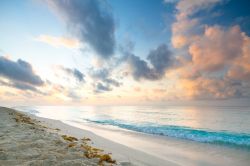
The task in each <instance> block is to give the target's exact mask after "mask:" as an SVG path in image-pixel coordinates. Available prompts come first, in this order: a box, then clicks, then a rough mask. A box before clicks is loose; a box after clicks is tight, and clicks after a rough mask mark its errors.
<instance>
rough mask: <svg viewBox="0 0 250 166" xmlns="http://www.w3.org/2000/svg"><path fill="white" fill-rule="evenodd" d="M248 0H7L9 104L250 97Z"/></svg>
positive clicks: (2, 61) (3, 39) (0, 98)
mask: <svg viewBox="0 0 250 166" xmlns="http://www.w3.org/2000/svg"><path fill="white" fill-rule="evenodd" d="M249 6H250V1H248V0H136V1H134V0H127V1H124V0H23V1H20V0H12V1H9V0H2V1H0V20H1V21H0V104H1V105H8V104H11V105H103V104H104V105H106V104H113V105H114V104H117V105H136V104H166V103H171V102H172V103H177V104H178V103H179V104H180V103H183V102H186V103H192V102H202V101H206V102H207V101H216V102H220V101H221V102H229V103H230V102H234V101H239V100H242V101H245V102H247V103H249V101H250V10H249V9H248V7H249Z"/></svg>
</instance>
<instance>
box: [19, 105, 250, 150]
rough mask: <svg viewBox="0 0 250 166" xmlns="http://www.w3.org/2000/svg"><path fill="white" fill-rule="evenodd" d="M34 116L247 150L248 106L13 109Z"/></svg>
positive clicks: (249, 135)
mask: <svg viewBox="0 0 250 166" xmlns="http://www.w3.org/2000/svg"><path fill="white" fill-rule="evenodd" d="M16 109H18V110H21V111H25V112H29V113H31V114H35V115H37V116H41V117H45V118H51V119H56V120H62V121H72V122H77V123H82V124H89V123H91V124H96V125H101V126H103V127H116V128H120V129H126V130H131V131H136V132H142V133H147V134H152V135H161V136H163V137H173V138H178V139H186V140H192V141H197V142H204V143H212V144H221V145H225V146H228V145H230V146H231V145H233V146H237V147H244V148H248V149H250V107H226V106H220V107H198V106H196V107H194V106H96V107H90V106H86V107H58V106H57V107H56V106H49V107H47V106H41V107H16Z"/></svg>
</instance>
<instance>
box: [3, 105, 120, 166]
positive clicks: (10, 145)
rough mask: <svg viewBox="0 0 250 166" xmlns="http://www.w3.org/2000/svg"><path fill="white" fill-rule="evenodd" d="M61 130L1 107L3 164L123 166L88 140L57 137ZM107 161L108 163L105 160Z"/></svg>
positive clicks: (7, 165)
mask: <svg viewBox="0 0 250 166" xmlns="http://www.w3.org/2000/svg"><path fill="white" fill-rule="evenodd" d="M58 131H59V129H53V128H49V127H45V126H43V125H41V123H40V122H39V121H38V120H34V119H31V118H29V117H28V116H26V115H24V114H21V113H19V112H16V111H14V110H12V109H8V108H3V107H1V108H0V165H1V166H12V165H42V166H46V165H48V166H51V165H72V166H73V165H75V166H78V165H84V166H92V165H93V166H94V165H120V164H119V163H117V164H112V162H114V160H113V159H112V158H109V156H110V155H106V154H105V152H103V151H102V150H99V149H95V148H93V147H92V146H90V145H89V144H91V143H90V142H91V141H90V140H89V139H88V138H84V139H83V140H78V139H76V138H74V137H70V136H62V135H60V134H58ZM103 160H106V161H108V162H106V161H103Z"/></svg>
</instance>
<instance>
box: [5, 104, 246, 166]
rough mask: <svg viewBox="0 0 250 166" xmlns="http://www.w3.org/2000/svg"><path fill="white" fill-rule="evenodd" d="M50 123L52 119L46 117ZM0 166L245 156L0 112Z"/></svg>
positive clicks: (224, 163) (167, 165)
mask: <svg viewBox="0 0 250 166" xmlns="http://www.w3.org/2000/svg"><path fill="white" fill-rule="evenodd" d="M51 118H52V117H51ZM0 138H1V139H0V166H2V165H3V166H5V165H8V166H9V165H10V166H12V165H69V166H71V165H122V166H235V165H239V166H248V163H249V161H250V160H249V157H248V156H249V150H247V149H245V150H244V149H240V148H233V147H227V146H220V145H216V144H204V143H198V142H194V141H187V140H181V139H175V138H171V137H161V136H153V135H149V134H144V133H139V132H132V131H126V130H124V131H123V130H116V129H108V128H102V127H97V126H91V125H90V126H87V125H80V124H77V123H73V122H71V123H68V122H66V121H61V120H54V119H53V118H52V119H48V118H43V117H39V116H35V115H32V114H29V113H25V112H20V111H16V110H13V109H9V108H3V107H1V108H0Z"/></svg>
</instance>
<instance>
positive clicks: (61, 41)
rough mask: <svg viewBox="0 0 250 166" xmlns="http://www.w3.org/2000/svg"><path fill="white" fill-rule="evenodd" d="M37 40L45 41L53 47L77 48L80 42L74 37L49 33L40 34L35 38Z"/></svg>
mask: <svg viewBox="0 0 250 166" xmlns="http://www.w3.org/2000/svg"><path fill="white" fill-rule="evenodd" d="M36 40H37V41H40V42H44V43H47V44H49V45H51V46H54V47H66V48H79V47H80V42H79V41H78V40H76V39H74V38H69V37H57V36H50V35H40V36H38V37H37V38H36Z"/></svg>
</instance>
